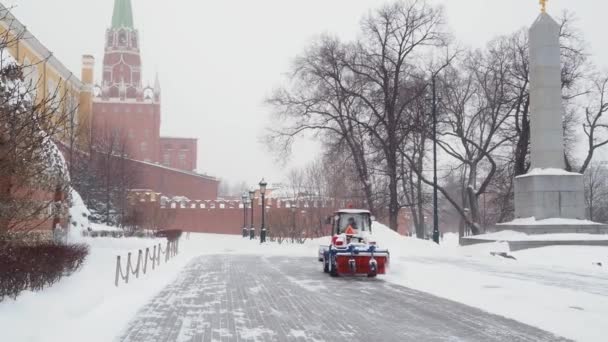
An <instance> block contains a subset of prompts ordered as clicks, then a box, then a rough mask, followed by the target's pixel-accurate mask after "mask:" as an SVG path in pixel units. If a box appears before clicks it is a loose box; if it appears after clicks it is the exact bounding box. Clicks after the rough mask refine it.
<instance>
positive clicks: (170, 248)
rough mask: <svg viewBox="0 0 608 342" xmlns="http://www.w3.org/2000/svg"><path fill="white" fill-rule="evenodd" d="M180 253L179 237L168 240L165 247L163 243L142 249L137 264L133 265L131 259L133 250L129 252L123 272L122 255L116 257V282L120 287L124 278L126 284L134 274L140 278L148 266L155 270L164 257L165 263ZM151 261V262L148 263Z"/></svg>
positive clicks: (138, 254)
mask: <svg viewBox="0 0 608 342" xmlns="http://www.w3.org/2000/svg"><path fill="white" fill-rule="evenodd" d="M178 253H179V239H176V240H171V241H167V245H166V247H165V248H163V247H162V244H160V243H159V244H158V245H154V247H152V248H151V249H150V248H146V249H145V251H142V250H141V249H140V250H139V251H138V253H137V263H136V264H135V266H134V265H133V262H132V259H131V252H129V253H128V254H127V261H126V263H125V265H126V270H125V272H123V265H122V261H121V258H120V255H118V256H117V257H116V276H115V279H114V284H115V285H116V287H118V284H119V282H120V281H121V280H124V282H125V284H128V283H129V277H130V276H131V275H134V276H135V278H139V275H140V274H142V275H143V274H146V271H147V270H148V267H149V266H150V267H152V270H154V269H155V268H156V267H159V266H160V261H161V259H162V257H163V256H164V258H165V263H167V262H168V261H169V260H170V259H171V258H173V257H174V256H176V255H177V254H178ZM148 262H150V264H148Z"/></svg>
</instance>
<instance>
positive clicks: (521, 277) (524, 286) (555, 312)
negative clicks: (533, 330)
mask: <svg viewBox="0 0 608 342" xmlns="http://www.w3.org/2000/svg"><path fill="white" fill-rule="evenodd" d="M374 236H375V239H376V240H377V241H378V243H379V245H380V246H384V247H388V248H389V249H390V252H391V267H390V269H389V274H387V275H386V276H383V277H382V278H383V279H385V280H387V281H389V282H393V283H396V284H401V285H404V286H408V287H411V288H414V289H418V290H422V291H426V292H429V293H432V294H434V295H437V296H440V297H444V298H448V299H451V300H455V301H458V302H462V303H464V304H467V305H471V306H475V307H479V308H481V309H483V310H486V311H488V312H491V313H495V314H499V315H502V316H505V317H509V318H513V319H516V320H518V321H521V322H523V323H527V324H530V325H533V326H537V327H540V328H542V329H545V330H548V331H551V332H553V333H556V334H558V335H562V336H564V337H568V338H572V339H575V340H579V341H604V340H605V338H606V334H608V325H607V323H608V318H607V317H608V248H606V247H572V246H564V247H545V248H540V249H534V250H525V251H520V252H515V253H510V254H512V255H513V256H514V257H515V258H517V260H512V259H505V258H502V257H496V256H491V255H490V252H502V251H506V250H507V249H508V246H507V245H506V243H491V244H482V245H475V246H469V247H458V246H457V245H456V239H455V238H454V236H453V235H451V234H446V235H445V239H444V242H445V243H444V245H442V246H437V245H435V244H433V243H432V242H430V241H421V240H417V239H413V238H406V237H402V236H399V235H397V234H396V233H394V232H392V231H390V230H389V229H388V228H386V227H384V226H382V225H380V224H374ZM328 240H329V238H321V239H316V240H312V241H307V242H306V243H305V244H303V245H292V244H282V245H278V244H275V243H268V244H265V245H260V244H259V242H258V240H254V241H250V240H249V239H243V238H241V237H239V236H227V235H214V234H191V235H190V239H185V237H183V238H182V240H181V243H180V254H179V255H178V256H177V257H176V258H174V259H172V260H170V261H169V263H168V264H165V263H164V261H163V263H162V264H161V266H160V268H158V269H156V270H154V271H152V272H150V273H148V274H146V275H144V276H142V277H140V279H135V278H134V277H132V280H131V281H130V283H129V284H128V285H125V284H121V285H120V286H119V287H118V288H116V287H115V286H114V271H115V262H116V255H118V254H121V255H123V256H124V255H126V253H127V252H128V251H132V252H135V251H136V250H137V249H139V248H145V247H150V246H152V245H154V244H155V243H158V242H160V241H164V240H156V241H154V240H150V239H138V238H126V239H111V238H95V239H83V241H85V242H87V243H89V244H90V245H91V255H90V256H89V259H88V260H87V262H86V264H85V266H84V267H83V269H82V270H81V271H79V272H78V273H76V274H74V275H72V276H71V277H68V278H65V279H63V280H62V281H61V282H59V283H58V284H56V285H55V286H53V287H51V288H48V289H46V290H44V291H42V292H38V293H31V292H28V293H24V294H22V295H21V296H20V297H18V298H17V300H15V301H13V300H6V301H5V302H3V303H0V331H1V332H2V341H12V342H19V341H66V342H69V341H99V342H102V341H103V342H107V341H112V340H113V339H114V338H115V337H116V336H118V335H119V334H120V333H121V331H122V330H123V329H124V328H126V324H127V323H128V321H129V320H130V319H131V318H132V317H133V316H134V315H135V314H136V312H137V310H138V309H139V308H141V307H142V306H143V305H144V304H145V303H146V302H147V301H149V300H150V299H151V298H152V297H153V296H154V295H155V294H157V293H158V292H159V291H160V290H161V289H162V288H163V287H164V286H165V285H167V284H168V283H170V282H171V281H172V280H173V279H175V278H176V276H177V274H178V273H179V272H180V270H181V269H182V268H183V267H184V266H185V265H186V264H187V263H188V262H189V261H190V260H191V259H192V258H193V257H195V256H198V255H204V254H244V255H249V254H259V255H278V256H287V257H289V256H294V257H296V256H297V257H300V256H304V257H310V258H311V262H313V260H315V259H316V257H317V248H318V245H319V244H327V242H328ZM597 262H601V263H602V264H603V266H602V267H600V266H597V265H594V263H597ZM319 272H321V264H320V263H319Z"/></svg>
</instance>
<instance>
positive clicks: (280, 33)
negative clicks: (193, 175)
mask: <svg viewBox="0 0 608 342" xmlns="http://www.w3.org/2000/svg"><path fill="white" fill-rule="evenodd" d="M0 1H3V2H4V3H5V4H6V5H10V4H13V5H16V8H15V9H14V13H15V15H16V16H17V17H18V18H19V19H20V20H21V21H22V22H23V23H24V24H25V25H26V26H27V27H28V28H29V29H30V31H31V32H32V33H34V35H36V36H37V37H38V38H39V39H40V40H41V41H42V42H43V44H45V45H46V46H47V48H48V49H49V50H51V51H53V52H54V53H55V55H56V56H57V57H58V58H59V59H60V60H61V61H63V62H64V64H66V66H67V67H68V68H69V69H71V70H72V71H73V72H74V73H75V74H77V75H80V60H81V55H82V54H92V55H94V56H95V57H96V60H97V61H96V62H97V65H96V74H97V75H98V76H97V80H99V79H100V77H99V75H100V66H101V62H102V57H103V47H104V32H105V30H106V28H107V27H108V26H109V25H110V22H111V16H112V7H113V4H114V0H9V1H7V0H0ZM132 2H133V11H134V20H135V26H136V27H137V28H138V29H139V31H140V37H141V38H140V39H141V46H142V61H143V69H144V80H146V82H147V81H149V82H150V83H152V82H153V80H154V73H155V72H156V71H158V72H159V73H160V80H161V87H162V91H163V93H162V96H163V103H162V127H161V134H163V135H171V136H186V137H196V138H198V139H199V140H198V149H199V156H198V168H199V171H201V172H204V173H207V174H210V175H214V176H216V177H220V178H225V179H228V180H230V181H238V180H245V181H247V182H249V183H251V184H252V185H253V184H255V183H257V181H258V180H259V179H260V178H262V177H265V178H266V179H267V180H268V181H271V182H275V181H281V180H282V179H283V176H284V175H285V173H286V170H288V169H289V168H290V167H293V166H294V165H303V164H305V163H306V162H307V161H309V160H312V159H314V158H315V156H316V154H317V153H318V146H317V145H315V143H313V142H305V143H300V144H299V145H298V146H297V147H296V149H295V150H294V156H293V158H292V160H291V162H290V164H288V165H286V166H282V165H279V164H277V163H276V161H275V160H274V157H273V156H272V155H270V154H269V153H268V150H267V148H266V146H265V145H263V144H262V143H261V142H260V140H261V139H260V138H261V137H262V136H263V135H264V129H265V127H267V126H268V125H269V124H270V122H269V120H270V115H269V108H267V107H265V106H264V104H263V101H264V98H266V97H267V96H268V95H269V94H270V93H271V92H272V90H273V89H274V88H276V87H277V86H278V85H280V84H281V81H282V79H283V77H284V74H285V72H286V71H288V70H289V66H290V63H291V62H292V60H293V58H294V57H295V56H296V55H297V54H299V53H300V52H301V51H302V50H303V48H304V47H305V46H306V45H307V44H308V43H309V42H310V41H311V39H312V38H314V37H315V36H316V35H318V34H320V33H323V32H329V33H333V34H337V35H339V36H341V37H342V38H344V39H350V38H353V37H354V36H355V35H356V33H357V30H358V24H359V21H360V18H361V16H362V15H364V14H366V13H367V12H368V11H369V10H370V9H372V8H375V7H378V6H380V5H382V4H383V3H385V2H386V1H384V0H171V1H167V0H163V1H161V0H132ZM432 2H435V3H441V4H444V5H445V9H446V15H447V19H448V24H449V26H450V28H451V30H452V31H453V34H454V36H455V37H456V39H458V40H459V41H460V42H462V43H463V44H464V45H468V46H473V47H482V46H483V45H484V44H485V43H486V42H487V41H489V40H490V39H492V38H494V37H496V36H498V35H502V34H508V33H511V32H513V31H515V30H517V29H519V28H522V27H524V26H529V24H530V23H531V22H533V21H534V19H535V17H536V16H537V15H538V13H539V5H538V0H435V1H432ZM564 9H569V10H571V11H573V12H574V13H575V14H576V16H577V18H578V20H579V21H578V23H577V26H578V27H579V28H580V29H581V30H582V32H583V33H584V35H585V38H586V40H587V42H588V43H589V46H590V49H591V52H592V53H593V54H594V60H595V61H596V63H597V64H598V65H600V66H601V67H603V68H605V67H607V66H608V44H606V42H607V40H606V33H605V32H606V24H605V21H606V13H608V2H607V1H603V0H549V4H548V11H549V13H550V14H553V15H554V16H559V14H560V13H561V12H562V11H563V10H564Z"/></svg>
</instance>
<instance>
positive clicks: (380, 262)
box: [328, 247, 389, 277]
mask: <svg viewBox="0 0 608 342" xmlns="http://www.w3.org/2000/svg"><path fill="white" fill-rule="evenodd" d="M328 254H330V255H331V259H330V260H332V261H333V263H334V264H333V265H332V266H333V267H331V269H332V270H333V275H367V276H369V277H375V276H376V275H378V274H385V273H386V269H387V267H388V263H389V253H388V251H387V250H376V249H375V248H374V247H371V248H369V249H367V250H361V249H357V248H353V247H351V248H344V249H338V248H332V249H330V250H329V251H328ZM330 255H328V256H330Z"/></svg>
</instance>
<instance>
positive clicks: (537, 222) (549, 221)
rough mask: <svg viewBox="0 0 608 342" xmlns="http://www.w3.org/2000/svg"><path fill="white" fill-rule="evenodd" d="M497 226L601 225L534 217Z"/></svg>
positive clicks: (564, 219)
mask: <svg viewBox="0 0 608 342" xmlns="http://www.w3.org/2000/svg"><path fill="white" fill-rule="evenodd" d="M498 225H499V226H501V225H510V226H514V225H522V226H534V225H538V226H543V225H551V226H553V225H556V226H558V225H559V226H561V225H582V226H586V225H601V223H597V222H593V221H589V220H577V219H567V218H548V219H544V220H537V219H536V218H535V217H526V218H519V219H515V220H513V221H511V222H504V223H499V224H498Z"/></svg>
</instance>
